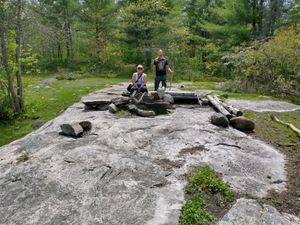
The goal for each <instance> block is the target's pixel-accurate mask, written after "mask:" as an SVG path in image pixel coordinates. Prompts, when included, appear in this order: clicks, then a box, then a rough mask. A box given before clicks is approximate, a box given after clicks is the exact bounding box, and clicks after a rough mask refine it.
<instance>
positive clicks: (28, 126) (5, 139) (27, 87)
mask: <svg viewBox="0 0 300 225" xmlns="http://www.w3.org/2000/svg"><path fill="white" fill-rule="evenodd" d="M50 77H51V76H45V75H43V76H40V77H24V97H25V104H26V112H25V115H22V116H19V117H18V118H15V119H13V120H7V121H0V131H1V135H0V146H1V145H4V144H8V143H10V142H11V141H13V140H16V139H18V138H21V137H23V136H24V135H26V134H28V133H30V132H31V131H33V130H35V129H36V128H35V127H33V126H32V123H33V122H34V121H35V119H36V118H39V119H40V120H43V121H45V122H46V121H49V120H51V119H53V118H55V117H56V116H57V115H58V114H59V113H61V112H62V111H63V110H65V109H66V108H68V107H69V106H70V105H72V104H73V103H75V102H78V101H79V100H80V98H81V97H82V96H85V95H87V94H88V93H90V92H93V91H95V90H99V89H102V88H104V87H106V86H109V85H112V84H114V83H118V82H122V81H124V78H110V79H107V78H103V77H101V76H99V77H87V78H81V79H77V80H58V81H56V82H54V83H52V84H47V83H43V82H41V81H42V80H44V79H47V78H50ZM52 77H53V76H52ZM33 118H34V119H33Z"/></svg>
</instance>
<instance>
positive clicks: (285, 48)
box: [227, 26, 300, 95]
mask: <svg viewBox="0 0 300 225" xmlns="http://www.w3.org/2000/svg"><path fill="white" fill-rule="evenodd" d="M299 31H300V30H299V26H298V28H297V29H295V28H294V27H291V28H287V29H284V30H279V31H278V32H277V33H276V35H275V37H274V38H272V39H270V40H268V41H265V42H254V43H253V46H250V47H245V48H239V49H238V50H237V51H236V53H233V54H230V55H228V56H227V60H228V64H230V65H231V66H233V70H232V71H233V75H234V77H235V78H236V83H233V85H232V86H233V88H234V89H235V90H243V91H252V92H258V93H271V94H275V95H299V91H300V70H299V68H300V51H297V50H295V49H299V48H300V32H299Z"/></svg>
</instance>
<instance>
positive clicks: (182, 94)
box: [150, 91, 198, 104]
mask: <svg viewBox="0 0 300 225" xmlns="http://www.w3.org/2000/svg"><path fill="white" fill-rule="evenodd" d="M150 94H151V95H153V96H154V97H155V100H159V98H158V95H157V92H156V91H154V92H151V93H150ZM165 95H171V96H172V97H173V99H174V102H175V103H187V104H197V103H198V97H197V95H196V94H195V92H189V91H165Z"/></svg>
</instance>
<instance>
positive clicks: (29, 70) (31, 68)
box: [21, 45, 41, 75]
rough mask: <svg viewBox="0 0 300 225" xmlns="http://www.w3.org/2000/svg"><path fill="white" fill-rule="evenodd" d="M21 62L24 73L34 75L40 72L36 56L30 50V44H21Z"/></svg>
mask: <svg viewBox="0 0 300 225" xmlns="http://www.w3.org/2000/svg"><path fill="white" fill-rule="evenodd" d="M21 63H22V67H23V71H24V72H25V75H34V74H39V73H40V72H41V70H40V69H39V67H38V56H37V54H36V53H34V52H33V51H32V47H31V46H30V45H26V46H23V49H22V55H21Z"/></svg>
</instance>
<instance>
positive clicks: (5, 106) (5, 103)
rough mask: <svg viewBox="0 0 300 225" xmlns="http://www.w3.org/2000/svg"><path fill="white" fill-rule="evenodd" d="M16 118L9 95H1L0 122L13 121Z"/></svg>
mask: <svg viewBox="0 0 300 225" xmlns="http://www.w3.org/2000/svg"><path fill="white" fill-rule="evenodd" d="M14 116H15V111H14V110H13V106H12V104H11V98H10V96H9V95H6V94H5V95H4V94H0V120H11V119H13V117H14Z"/></svg>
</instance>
